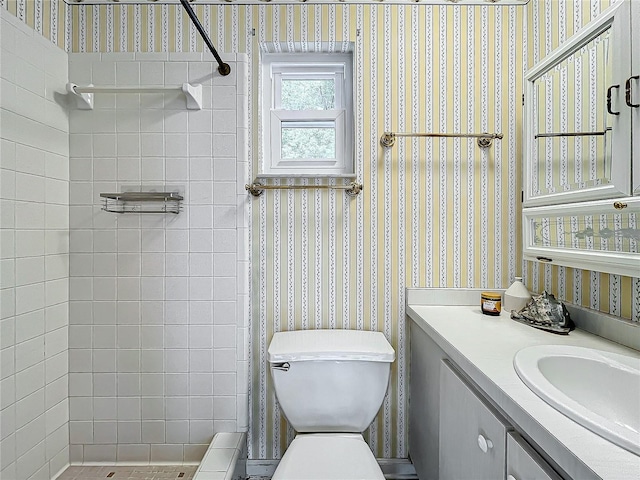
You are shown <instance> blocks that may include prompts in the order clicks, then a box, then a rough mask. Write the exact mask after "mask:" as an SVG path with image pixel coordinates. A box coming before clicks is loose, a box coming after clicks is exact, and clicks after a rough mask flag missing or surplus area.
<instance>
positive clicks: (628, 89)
mask: <svg viewBox="0 0 640 480" xmlns="http://www.w3.org/2000/svg"><path fill="white" fill-rule="evenodd" d="M638 79H640V75H635V76H633V77H629V78H627V83H625V100H626V101H627V105H628V106H629V107H631V108H637V107H640V103H631V93H632V92H631V80H638Z"/></svg>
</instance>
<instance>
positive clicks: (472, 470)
mask: <svg viewBox="0 0 640 480" xmlns="http://www.w3.org/2000/svg"><path fill="white" fill-rule="evenodd" d="M508 428H509V427H508V426H507V423H506V422H505V420H504V419H503V418H502V416H501V415H500V414H499V413H498V412H497V411H495V410H494V409H493V408H492V407H490V406H489V405H487V404H486V403H485V402H484V401H483V400H482V399H481V398H480V396H479V395H478V394H477V393H476V392H475V389H474V388H473V387H472V386H471V385H469V384H468V383H467V382H466V381H465V380H463V379H462V377H461V376H460V374H458V372H456V371H455V370H454V368H453V367H452V366H451V364H450V363H449V362H448V361H447V360H443V361H442V363H441V367H440V440H439V442H440V449H439V466H440V472H439V477H438V478H439V479H440V480H460V479H465V478H468V479H471V478H473V479H475V480H483V479H486V480H495V479H502V478H505V470H504V469H505V450H506V434H507V429H508Z"/></svg>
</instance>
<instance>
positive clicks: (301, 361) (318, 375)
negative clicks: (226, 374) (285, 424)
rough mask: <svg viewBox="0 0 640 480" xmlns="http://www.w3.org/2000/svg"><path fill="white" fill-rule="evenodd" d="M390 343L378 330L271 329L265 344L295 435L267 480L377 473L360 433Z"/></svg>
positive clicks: (381, 382) (375, 398)
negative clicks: (268, 343) (269, 337)
mask: <svg viewBox="0 0 640 480" xmlns="http://www.w3.org/2000/svg"><path fill="white" fill-rule="evenodd" d="M394 359H395V351H394V350H393V348H392V347H391V345H390V344H389V342H388V341H387V339H386V338H385V336H384V335H383V334H382V333H379V332H368V331H359V330H299V331H292V332H280V333H276V334H274V336H273V339H272V340H271V343H270V345H269V350H268V360H269V363H270V366H271V375H272V378H273V385H274V389H275V392H276V397H277V398H278V403H279V404H280V407H281V409H282V413H283V414H284V416H285V417H286V418H287V420H288V421H289V423H290V424H291V425H292V426H293V428H294V429H295V430H296V432H297V435H296V437H295V439H294V440H293V441H292V442H291V445H289V447H288V449H287V451H286V453H285V454H284V456H283V457H282V460H281V461H280V463H279V465H278V468H277V469H276V472H275V474H274V476H273V480H321V479H322V480H333V479H335V480H338V479H339V480H382V479H383V478H384V476H383V474H382V471H381V470H380V467H379V465H378V462H377V461H376V459H375V457H374V456H373V453H372V452H371V450H370V448H369V446H368V445H367V443H366V442H365V441H364V439H363V437H362V435H361V433H362V432H363V431H364V430H366V429H367V428H368V427H369V425H370V424H371V422H372V421H373V419H374V418H375V416H376V414H377V413H378V410H380V406H381V405H382V401H383V400H384V396H385V395H386V392H387V388H388V385H389V377H390V372H391V363H393V361H394Z"/></svg>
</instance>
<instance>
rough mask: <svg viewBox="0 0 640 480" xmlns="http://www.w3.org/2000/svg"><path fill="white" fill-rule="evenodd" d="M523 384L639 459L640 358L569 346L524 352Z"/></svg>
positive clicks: (520, 362) (520, 359)
mask: <svg viewBox="0 0 640 480" xmlns="http://www.w3.org/2000/svg"><path fill="white" fill-rule="evenodd" d="M513 365H514V367H515V369H516V372H517V373H518V376H519V377H520V379H521V380H522V381H523V382H524V383H525V384H526V385H527V386H528V387H529V388H530V389H531V390H533V391H534V392H535V393H536V394H537V395H538V396H539V397H540V398H542V399H543V400H544V401H545V402H547V403H548V404H549V405H551V406H552V407H554V408H556V409H557V410H558V411H560V412H561V413H563V414H564V415H566V416H567V417H569V418H571V419H572V420H574V421H576V422H578V423H579V424H580V425H582V426H584V427H586V428H588V429H589V430H591V431H593V432H595V433H597V434H598V435H600V436H601V437H603V438H606V439H607V440H609V441H611V442H613V443H615V444H616V445H619V446H620V447H622V448H625V449H627V450H629V451H631V452H633V453H635V454H636V455H640V358H634V357H629V356H626V355H618V354H615V353H609V352H603V351H601V350H593V349H590V348H582V347H571V346H566V345H539V346H534V347H528V348H524V349H522V350H520V351H519V352H518V353H517V354H516V355H515V357H514V359H513Z"/></svg>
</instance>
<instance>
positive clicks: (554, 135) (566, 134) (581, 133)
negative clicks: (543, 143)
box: [533, 127, 611, 138]
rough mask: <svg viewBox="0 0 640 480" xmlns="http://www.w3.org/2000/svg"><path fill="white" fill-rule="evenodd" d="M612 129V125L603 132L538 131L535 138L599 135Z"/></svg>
mask: <svg viewBox="0 0 640 480" xmlns="http://www.w3.org/2000/svg"><path fill="white" fill-rule="evenodd" d="M609 130H611V127H608V128H607V129H606V130H603V131H602V132H554V133H538V134H537V135H536V136H534V137H533V138H551V137H597V136H602V135H606V134H607V132H608V131H609Z"/></svg>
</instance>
